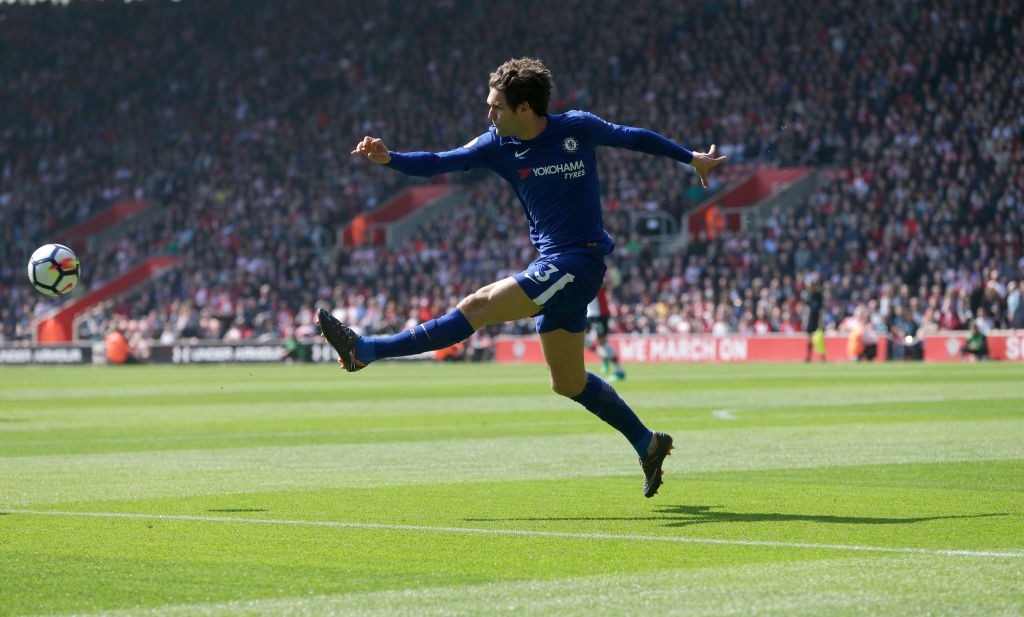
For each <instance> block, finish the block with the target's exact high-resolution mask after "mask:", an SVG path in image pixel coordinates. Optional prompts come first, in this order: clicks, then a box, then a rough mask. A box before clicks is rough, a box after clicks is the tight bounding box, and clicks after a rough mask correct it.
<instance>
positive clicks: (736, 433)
mask: <svg viewBox="0 0 1024 617" xmlns="http://www.w3.org/2000/svg"><path fill="white" fill-rule="evenodd" d="M627 369H628V370H629V378H628V380H626V381H624V382H622V383H620V384H617V388H618V390H619V391H620V393H621V394H622V395H623V397H624V398H625V399H626V400H627V401H628V402H629V403H630V404H631V405H632V406H633V407H634V409H636V410H637V412H638V414H639V415H640V416H641V418H642V419H643V420H644V421H645V422H646V423H647V424H648V425H649V426H650V427H652V428H655V429H657V430H663V431H666V432H670V433H672V434H673V436H674V437H675V439H676V450H675V452H674V454H673V456H671V457H670V458H669V459H668V460H667V463H666V473H665V484H664V485H663V486H662V488H661V491H660V493H659V494H658V495H657V496H655V497H654V498H653V499H644V498H643V495H642V483H643V481H642V476H641V473H640V467H639V464H638V463H637V460H636V457H635V455H634V453H633V451H632V449H631V448H630V447H629V445H628V444H627V443H626V441H625V440H624V439H623V438H622V437H621V436H620V435H619V434H618V433H616V432H615V431H614V430H613V429H611V428H610V427H608V426H607V425H605V424H604V423H602V422H601V421H599V420H598V419H596V418H595V417H594V416H592V415H591V414H590V413H588V412H587V411H585V410H584V409H583V408H582V407H579V406H577V405H576V404H575V403H573V402H572V401H569V400H567V399H563V398H560V397H558V396H557V395H555V394H553V393H552V392H551V391H550V389H549V387H548V384H547V376H546V372H545V369H544V367H542V366H498V365H451V364H443V365H442V364H422V363H402V362H393V363H379V364H375V365H374V366H373V367H371V368H369V369H367V370H365V371H362V372H360V373H359V374H354V375H350V374H346V373H344V372H343V371H341V370H339V369H338V368H336V367H334V366H326V365H252V366H244V365H236V366H202V367H196V366H192V367H170V366H165V367H157V366H136V367H77V368H60V367H16V368H0V615H3V616H9V615H175V616H177V615H267V616H275V617H280V616H287V615H415V616H422V615H545V616H546V615H560V616H561V615H588V616H589V615H648V614H649V615H737V616H745V617H749V616H759V615H786V616H794V615H829V616H840V615H871V616H877V615H900V616H904V615H957V616H961V617H962V616H969V615H986V616H987V615H1022V614H1024V366H1022V365H1020V364H1008V363H987V364H948V365H928V364H924V365H923V364H919V363H916V364H915V363H907V364H898V363H892V364H873V365H852V364H826V365H820V364H813V365H804V364H793V365H759V364H743V365H672V366H667V365H662V366H653V365H646V366H629V367H627Z"/></svg>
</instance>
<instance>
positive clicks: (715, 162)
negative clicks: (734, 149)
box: [690, 144, 728, 188]
mask: <svg viewBox="0 0 1024 617" xmlns="http://www.w3.org/2000/svg"><path fill="white" fill-rule="evenodd" d="M727 158H728V157H727V156H720V155H719V154H718V151H717V150H715V144H711V149H710V150H708V151H707V152H694V153H693V160H692V161H691V162H690V165H692V166H693V168H694V169H696V170H697V175H698V176H700V185H701V186H703V187H704V188H708V172H709V171H711V170H712V169H714V168H715V167H718V166H719V165H721V164H722V163H724V162H725V159H727Z"/></svg>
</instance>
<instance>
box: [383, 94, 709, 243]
mask: <svg viewBox="0 0 1024 617" xmlns="http://www.w3.org/2000/svg"><path fill="white" fill-rule="evenodd" d="M547 119H548V124H547V127H545V129H544V130H543V131H542V132H541V134H540V135H538V136H537V137H535V138H533V139H530V140H519V139H516V138H513V137H499V136H498V135H497V133H495V130H494V127H493V126H492V127H490V129H489V130H488V131H487V132H486V133H484V134H483V135H480V136H479V137H477V138H476V139H474V140H473V141H471V142H469V143H468V144H466V145H465V146H462V147H461V148H455V149H454V150H448V151H447V152H438V153H431V152H407V153H398V152H392V153H391V161H389V162H388V164H387V165H388V166H389V167H392V168H394V169H396V170H398V171H401V172H403V173H406V174H410V175H415V176H435V175H438V174H443V173H448V172H453V171H466V170H469V169H474V168H480V167H487V168H490V169H492V170H494V171H495V172H496V173H497V174H498V175H500V176H501V177H502V178H504V179H505V180H507V181H508V183H509V184H511V185H512V189H513V190H514V191H515V193H516V195H517V196H518V197H519V201H520V202H521V203H522V205H523V211H524V212H525V213H526V219H527V220H528V221H529V223H530V241H531V242H532V243H533V245H534V246H535V247H537V250H538V251H540V254H541V255H552V254H556V253H589V254H599V255H607V254H609V253H611V252H612V249H613V248H614V247H615V243H614V241H613V240H612V238H611V236H609V235H608V232H606V231H605V230H604V218H603V216H602V214H601V194H600V181H599V179H598V175H597V157H596V149H597V146H613V147H618V148H626V149H629V150H636V151H639V152H646V153H648V154H654V155H659V156H665V157H669V158H672V159H675V160H677V161H680V162H682V163H690V162H691V161H692V160H693V153H692V152H691V151H689V150H687V149H686V148H683V147H682V146H680V145H678V144H676V143H675V142H673V141H671V140H669V139H667V138H665V137H663V136H661V135H659V134H657V133H654V132H652V131H648V130H646V129H641V128H635V127H629V126H622V125H618V124H613V123H611V122H606V121H605V120H602V119H601V118H598V117H597V116H595V115H593V114H590V113H587V112H582V111H570V112H567V113H564V114H549V115H548V116H547Z"/></svg>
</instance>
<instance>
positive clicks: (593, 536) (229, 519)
mask: <svg viewBox="0 0 1024 617" xmlns="http://www.w3.org/2000/svg"><path fill="white" fill-rule="evenodd" d="M3 514H24V515H29V516H69V517H76V516H77V517H90V518H124V519H144V520H160V521H199V522H204V523H250V524H256V525H281V526H295V527H333V528H337V529H386V530H390V531H419V532H426V533H460V534H473V533H476V534H485V535H496V536H532V537H543V538H574V539H580V540H641V541H649V542H681V543H686V544H719V545H725V546H767V547H774V548H805V549H818V550H833V551H860V552H868V553H903V554H918V555H951V556H958V557H998V558H1010V559H1024V549H1019V550H1018V549H1010V550H1007V551H999V550H961V549H932V548H910V547H887V546H858V545H848V544H811V543H805V542H773V541H770V540H723V539H720V538H681V537H678V536H644V535H634V534H611V533H572V532H568V531H533V530H528V529H481V528H478V527H432V526H428V525H390V524H386V523H344V522H338V521H301V520H288V519H283V520H281V519H265V518H244V517H240V516H195V515H189V514H140V513H131V512H61V511H55V510H0V515H3Z"/></svg>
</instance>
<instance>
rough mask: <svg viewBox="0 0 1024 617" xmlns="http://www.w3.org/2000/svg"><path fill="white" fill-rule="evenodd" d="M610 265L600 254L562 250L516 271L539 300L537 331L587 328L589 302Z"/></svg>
mask: <svg viewBox="0 0 1024 617" xmlns="http://www.w3.org/2000/svg"><path fill="white" fill-rule="evenodd" d="M606 269H607V266H606V265H605V263H604V257H602V256H600V255H585V254H577V253H563V254H560V255H549V256H547V257H541V258H539V259H537V260H536V261H534V262H533V263H531V264H530V265H529V266H527V267H526V269H525V270H523V271H522V272H520V273H518V274H515V275H513V278H515V279H516V282H517V283H519V286H520V287H521V288H522V289H523V291H525V292H526V295H528V296H530V299H531V300H533V301H534V302H536V303H537V306H539V307H540V311H539V312H538V313H537V314H536V317H537V322H536V328H537V332H540V333H543V332H551V331H552V330H559V329H561V330H568V331H569V332H583V331H584V330H586V329H587V305H588V304H590V301H591V300H593V299H594V298H595V297H597V290H598V289H600V288H601V282H602V281H603V280H604V272H605V270H606Z"/></svg>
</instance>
